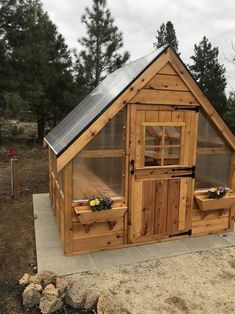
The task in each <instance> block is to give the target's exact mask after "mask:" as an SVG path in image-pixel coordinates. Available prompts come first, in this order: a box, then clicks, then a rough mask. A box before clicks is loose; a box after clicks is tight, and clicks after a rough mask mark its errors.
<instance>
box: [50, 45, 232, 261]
mask: <svg viewBox="0 0 235 314" xmlns="http://www.w3.org/2000/svg"><path fill="white" fill-rule="evenodd" d="M45 144H47V146H48V151H49V190H50V191H49V193H50V199H51V204H52V208H53V210H54V213H55V217H56V221H57V226H58V230H59V232H60V237H61V241H62V243H63V247H64V252H65V254H66V255H72V254H78V253H82V252H91V251H97V250H105V249H111V248H120V247H124V246H130V245H136V244H140V243H147V242H154V241H159V240H163V239H169V238H171V239H175V238H179V237H189V236H197V235H203V234H209V233H217V232H223V231H226V230H231V229H232V228H233V222H234V206H233V204H234V195H233V193H232V192H230V193H229V194H228V195H226V196H225V197H224V198H223V199H208V197H207V195H206V191H208V189H209V188H211V187H217V186H220V185H222V186H225V187H228V188H230V190H231V191H235V158H234V148H235V141H234V136H233V134H232V133H231V132H230V130H229V129H228V127H227V126H226V125H225V123H224V122H223V120H222V119H221V118H220V116H219V115H218V114H217V112H216V111H215V109H214V108H213V106H212V104H211V103H210V102H209V101H208V99H207V98H206V97H205V95H204V94H203V92H202V91H201V90H200V88H199V87H198V85H197V83H196V82H195V81H194V79H193V78H192V76H191V75H190V73H189V71H188V69H187V68H186V66H185V65H184V64H183V62H182V61H181V59H180V58H179V56H178V55H177V54H176V53H175V52H174V51H173V50H172V49H171V48H169V47H168V46H166V47H163V48H162V49H160V50H158V51H155V52H153V53H151V54H149V55H147V56H145V57H143V58H140V59H138V60H136V61H134V62H131V63H129V64H127V65H125V66H123V67H122V68H120V69H118V70H116V71H115V72H113V73H112V74H110V75H109V76H107V77H106V79H105V80H103V81H102V83H101V84H100V85H99V86H98V87H97V88H95V89H94V90H93V91H92V92H91V93H90V94H89V95H88V96H87V97H86V98H85V99H84V100H83V101H82V102H81V103H80V104H79V105H78V106H77V107H76V108H75V109H74V110H73V111H72V112H70V114H68V115H67V116H66V117H65V119H64V120H62V122H60V123H59V124H58V125H57V126H56V127H55V128H54V129H53V130H52V131H51V132H50V133H49V134H48V135H47V137H46V138H45ZM92 195H95V196H97V197H98V196H107V197H109V198H111V199H112V200H113V204H112V209H107V210H101V211H99V212H98V211H97V212H93V211H91V209H90V207H89V206H88V205H89V204H88V199H89V198H90V197H91V196H92Z"/></svg>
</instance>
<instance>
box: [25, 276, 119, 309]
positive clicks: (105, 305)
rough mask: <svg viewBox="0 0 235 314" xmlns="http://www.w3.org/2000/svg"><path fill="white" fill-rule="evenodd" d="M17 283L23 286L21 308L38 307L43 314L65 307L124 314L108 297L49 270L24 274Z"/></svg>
mask: <svg viewBox="0 0 235 314" xmlns="http://www.w3.org/2000/svg"><path fill="white" fill-rule="evenodd" d="M19 284H20V285H21V286H24V287H25V288H24V291H23V294H22V297H23V305H24V306H25V307H26V308H34V307H39V309H40V311H41V313H43V314H50V313H54V312H55V311H59V310H61V309H62V308H63V306H65V305H69V306H71V307H72V308H74V309H77V310H81V309H84V310H91V309H95V311H96V312H97V313H98V314H121V313H124V311H122V310H121V308H120V307H119V306H118V305H117V304H116V303H115V302H114V301H113V300H112V299H111V297H110V296H109V295H107V294H103V293H101V292H100V291H98V290H97V289H95V288H94V287H85V285H84V284H81V283H79V282H77V281H74V280H69V279H68V278H66V277H57V276H56V274H54V273H53V272H50V271H46V272H43V273H40V274H36V275H29V274H24V276H23V277H22V278H21V279H20V280H19Z"/></svg>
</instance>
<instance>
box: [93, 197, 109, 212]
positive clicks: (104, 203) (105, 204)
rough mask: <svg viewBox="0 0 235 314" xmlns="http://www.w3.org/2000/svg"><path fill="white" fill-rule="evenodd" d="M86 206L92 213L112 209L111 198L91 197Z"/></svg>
mask: <svg viewBox="0 0 235 314" xmlns="http://www.w3.org/2000/svg"><path fill="white" fill-rule="evenodd" d="M88 204H89V206H90V208H91V210H92V211H93V212H95V211H100V210H103V209H112V204H113V201H112V200H111V198H109V197H106V196H101V197H95V196H92V197H90V198H89V201H88Z"/></svg>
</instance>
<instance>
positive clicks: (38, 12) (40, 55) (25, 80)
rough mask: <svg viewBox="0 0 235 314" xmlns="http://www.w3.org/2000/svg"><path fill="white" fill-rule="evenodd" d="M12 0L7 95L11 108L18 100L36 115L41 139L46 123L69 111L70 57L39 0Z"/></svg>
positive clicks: (8, 34) (7, 28)
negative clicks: (8, 88)
mask: <svg viewBox="0 0 235 314" xmlns="http://www.w3.org/2000/svg"><path fill="white" fill-rule="evenodd" d="M1 1H3V0H1ZM4 1H6V0H4ZM12 1H13V0H11V1H8V2H12ZM13 2H15V3H14V4H13V5H12V4H11V5H9V8H12V9H11V14H10V15H9V16H8V23H7V24H6V25H5V38H6V41H7V45H8V49H7V56H8V60H9V65H10V68H11V70H12V73H11V78H10V79H9V82H11V84H10V85H11V86H12V88H11V90H10V91H8V93H7V96H6V98H7V100H8V102H9V104H8V105H9V107H11V106H12V107H13V108H14V106H15V99H17V100H18V102H20V103H21V108H22V107H24V110H26V111H27V112H31V113H32V114H33V116H34V117H35V119H36V121H37V124H38V139H39V141H42V139H43V137H44V131H45V124H46V122H48V121H49V122H50V121H52V122H53V123H56V122H58V120H59V119H61V118H62V117H63V115H64V114H65V113H67V111H68V110H70V108H69V105H70V93H71V88H72V84H73V77H72V74H71V57H70V53H69V50H68V48H67V46H66V44H65V41H64V38H63V37H62V36H61V35H60V34H58V32H57V28H56V26H55V25H54V23H53V22H52V21H51V20H50V18H49V16H48V14H47V13H46V12H44V10H43V7H42V4H41V2H40V0H15V1H13ZM15 111H16V110H15Z"/></svg>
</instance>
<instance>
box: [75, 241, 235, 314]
mask: <svg viewBox="0 0 235 314" xmlns="http://www.w3.org/2000/svg"><path fill="white" fill-rule="evenodd" d="M71 277H72V279H75V280H79V281H81V282H84V284H85V285H87V286H95V287H97V288H98V289H99V290H100V291H103V292H105V293H106V292H107V293H111V294H112V295H113V298H114V299H115V300H116V301H117V302H118V303H119V304H120V305H121V306H122V308H123V313H131V314H145V313H146V314H151V313H158V314H159V313H162V314H163V313H164V314H166V313H167V314H169V313H190V314H192V313H203V314H206V313H208V314H212V313H213V314H216V313H218V314H221V313H223V314H225V313H229V314H231V313H235V298H234V291H235V248H233V247H232V248H226V249H216V250H211V251H204V252H201V253H194V254H188V255H181V256H178V257H169V258H165V259H160V260H153V261H148V262H144V263H139V264H135V265H126V266H119V267H112V268H108V269H104V270H100V271H93V272H88V273H83V274H75V275H73V276H71Z"/></svg>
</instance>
